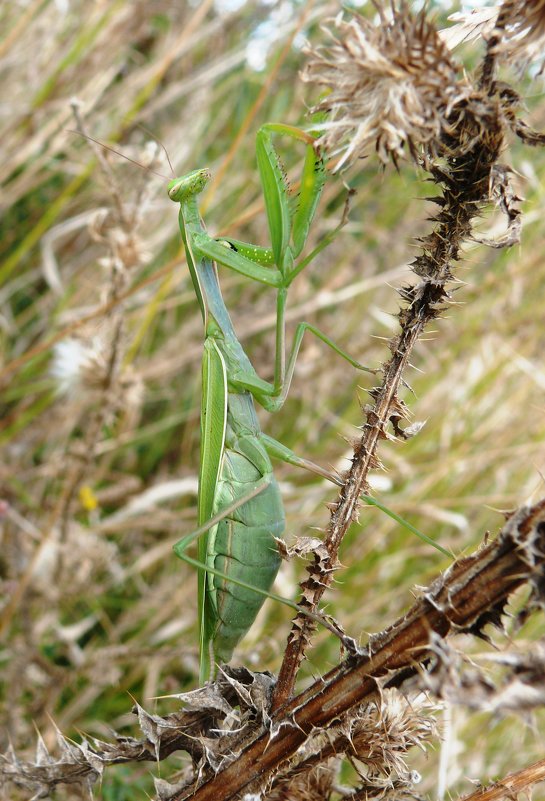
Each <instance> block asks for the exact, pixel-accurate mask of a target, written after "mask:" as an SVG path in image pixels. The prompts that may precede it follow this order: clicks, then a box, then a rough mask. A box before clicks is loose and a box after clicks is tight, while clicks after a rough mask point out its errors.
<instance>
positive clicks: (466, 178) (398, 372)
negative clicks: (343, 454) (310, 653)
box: [272, 53, 503, 712]
mask: <svg viewBox="0 0 545 801" xmlns="http://www.w3.org/2000/svg"><path fill="white" fill-rule="evenodd" d="M484 65H485V66H486V72H487V76H486V78H484V77H483V81H482V84H481V85H482V87H483V89H486V97H483V118H481V119H479V120H474V119H472V118H471V117H469V118H466V117H465V115H464V110H463V109H462V110H460V111H459V116H458V117H457V119H456V120H455V121H454V122H453V133H452V136H450V137H449V141H448V142H445V150H446V152H447V153H448V154H449V155H448V157H447V158H446V159H445V163H446V165H445V166H444V167H443V166H439V165H437V164H436V165H431V166H430V167H429V168H428V169H429V171H430V172H431V175H432V178H433V180H434V182H435V183H437V184H439V185H440V186H441V188H442V192H443V195H442V197H439V198H436V199H435V202H436V203H438V205H439V206H440V209H441V210H440V212H439V213H438V214H437V215H436V216H435V218H434V220H435V222H436V223H437V224H436V226H435V228H434V230H433V231H432V233H431V234H429V235H428V236H426V237H425V238H423V239H422V240H420V241H421V243H422V246H423V247H422V252H421V254H420V255H419V256H418V257H417V258H416V259H415V261H414V262H413V263H412V265H411V267H412V269H413V271H414V272H415V273H416V275H417V276H418V278H419V279H420V281H419V282H418V283H416V284H415V285H413V286H410V287H407V288H402V289H401V290H400V295H401V297H402V298H403V300H404V301H405V302H406V306H405V307H404V308H402V309H401V311H400V312H399V315H398V317H399V321H400V325H401V332H400V334H399V335H398V336H397V337H394V338H393V339H392V340H391V341H390V349H391V351H392V353H393V355H392V358H391V359H390V360H389V361H388V362H387V363H386V364H385V365H384V367H383V381H382V384H381V385H380V386H379V387H375V388H374V389H373V390H371V392H370V395H371V397H372V399H373V400H374V405H373V407H372V408H371V409H370V410H366V423H365V425H364V427H363V433H362V436H361V438H360V439H359V441H358V442H357V443H356V445H355V447H354V456H353V458H352V465H351V468H350V470H349V472H348V475H347V477H346V480H345V483H344V486H343V487H342V489H341V491H340V494H339V498H338V500H337V502H336V503H335V504H334V505H332V507H331V508H332V513H331V519H330V523H329V527H328V529H327V533H326V538H325V541H324V545H325V547H326V549H327V553H328V557H327V559H325V560H320V559H319V558H317V557H316V558H315V561H314V563H313V564H311V565H310V566H309V567H308V568H307V572H308V573H309V578H308V579H306V580H305V581H304V582H303V583H302V584H301V589H302V594H301V601H300V604H301V605H302V606H308V608H309V609H310V610H312V611H315V610H316V608H317V606H318V604H319V603H320V600H321V598H322V596H323V594H324V592H325V590H326V589H327V587H329V585H330V584H331V581H332V578H333V575H334V571H335V569H336V568H337V565H338V552H339V547H340V544H341V542H342V539H343V537H344V535H345V534H346V532H347V530H348V528H349V526H350V524H351V523H352V522H353V521H354V520H355V519H356V518H357V512H358V507H359V497H360V495H361V494H362V493H367V492H368V481H367V477H368V474H369V471H370V470H371V469H372V468H375V467H377V466H378V465H379V464H380V463H379V460H378V457H377V449H378V445H379V442H380V440H381V439H385V438H386V437H387V436H388V434H387V426H388V424H389V423H391V424H392V426H393V429H394V432H395V433H396V434H398V435H401V436H402V435H403V432H402V431H401V430H400V429H399V426H398V422H399V421H400V420H401V419H403V418H404V417H405V416H406V411H405V405H404V403H403V401H401V400H400V399H399V397H398V390H399V387H400V384H401V382H402V379H403V375H404V372H405V369H406V367H407V365H408V364H409V359H410V356H411V353H412V351H413V348H414V346H415V344H416V343H417V341H418V340H419V338H420V336H421V335H422V333H423V331H424V329H425V328H426V326H427V325H428V324H429V323H430V322H431V321H432V320H433V319H435V318H437V317H438V316H439V315H440V313H441V311H442V310H443V309H444V307H445V305H446V303H447V302H448V300H449V293H448V291H447V288H446V287H447V285H448V284H449V283H450V282H451V281H452V280H453V274H452V272H451V269H452V266H453V262H455V261H457V260H458V259H459V258H460V248H461V246H462V243H463V242H464V240H467V239H468V237H469V235H470V233H471V224H472V220H473V218H474V217H476V216H477V215H478V213H479V211H480V209H481V207H482V205H483V204H484V203H486V202H487V201H488V198H489V186H490V178H491V171H492V168H493V166H494V164H495V163H496V161H497V159H498V156H499V154H500V152H501V147H502V142H503V131H502V124H501V120H500V112H499V107H498V104H497V103H495V102H494V101H493V98H492V95H493V91H494V82H493V72H494V58H493V56H492V55H490V53H488V54H487V56H486V57H485V60H484ZM489 96H490V97H489ZM488 101H490V102H488ZM468 139H471V141H472V142H473V145H472V147H471V148H470V149H469V150H467V149H464V147H463V144H464V142H467V141H468ZM313 630H314V625H313V623H312V621H311V620H309V619H308V618H307V619H305V618H304V617H303V616H302V615H298V616H296V617H295V618H294V620H293V623H292V629H291V631H290V634H289V636H288V642H287V646H286V650H285V653H284V659H283V662H282V666H281V669H280V673H279V678H278V683H277V685H276V690H275V695H274V699H273V706H272V709H273V712H278V710H279V709H280V708H281V707H282V706H283V705H284V704H286V703H287V702H288V701H289V699H290V697H291V696H292V694H293V691H294V687H295V681H296V678H297V672H298V670H299V666H300V665H301V662H302V660H303V658H304V655H305V651H306V648H307V646H308V645H309V642H310V637H311V635H312V633H313Z"/></svg>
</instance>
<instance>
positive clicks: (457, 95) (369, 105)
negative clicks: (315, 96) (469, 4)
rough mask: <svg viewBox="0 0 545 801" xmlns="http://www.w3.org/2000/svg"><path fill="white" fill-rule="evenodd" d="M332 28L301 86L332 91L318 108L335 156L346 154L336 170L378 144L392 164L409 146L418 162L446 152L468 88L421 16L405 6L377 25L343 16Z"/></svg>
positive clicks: (327, 145)
mask: <svg viewBox="0 0 545 801" xmlns="http://www.w3.org/2000/svg"><path fill="white" fill-rule="evenodd" d="M334 29H335V31H334V30H327V29H326V31H327V32H328V33H329V35H330V36H331V38H332V39H333V44H332V45H330V46H326V47H323V48H320V49H318V50H310V51H308V53H309V61H308V63H307V65H306V68H305V70H304V72H303V80H306V81H309V82H313V83H316V84H318V85H320V86H325V87H327V88H328V89H329V90H330V92H329V94H328V95H327V96H326V97H324V99H323V100H321V101H320V102H319V103H318V105H317V106H316V107H315V109H314V110H315V111H322V112H327V113H328V119H327V121H326V122H325V123H323V125H322V126H321V127H322V128H323V130H324V133H323V135H322V137H321V139H320V144H322V145H323V146H324V147H325V148H326V149H327V150H328V151H329V152H330V154H331V155H334V154H336V153H339V152H342V151H344V154H343V156H342V158H341V160H340V163H339V164H338V165H337V169H340V168H341V167H342V166H344V165H346V164H349V163H351V162H353V161H354V160H355V159H357V158H360V157H362V156H364V155H365V154H366V153H367V152H368V151H369V148H370V147H372V146H374V147H375V148H376V150H377V152H378V155H379V158H380V159H381V161H383V162H386V161H387V160H388V159H389V158H392V159H393V160H394V162H395V161H396V159H397V158H398V157H400V156H402V155H403V153H404V150H405V147H407V148H408V150H409V151H410V153H411V155H412V156H413V158H415V159H417V158H418V155H419V153H420V154H421V155H423V156H427V155H434V154H435V153H436V152H438V151H439V152H440V151H441V149H442V145H441V137H442V134H443V133H444V131H446V130H448V129H449V127H450V125H449V117H450V115H451V112H452V109H453V107H454V106H455V105H456V104H459V103H461V102H462V101H463V100H465V99H466V98H467V97H468V95H469V94H470V90H471V87H470V86H469V84H468V83H467V82H465V81H464V80H461V79H460V78H459V77H458V70H457V66H456V64H455V62H454V61H453V60H452V58H451V55H450V53H449V50H448V48H447V46H446V45H445V43H444V42H443V41H442V39H441V38H440V36H439V34H438V32H437V30H436V29H435V27H434V26H433V24H432V23H431V22H430V21H429V20H428V19H427V18H426V16H425V14H424V12H421V13H419V14H418V15H416V16H415V15H413V14H411V12H410V10H409V8H408V5H407V4H406V3H405V2H403V3H401V4H400V5H399V6H398V7H395V6H394V7H393V8H392V17H391V19H387V18H386V17H385V15H384V13H383V12H382V11H380V10H379V20H378V23H377V24H373V23H371V22H370V21H369V20H367V19H365V18H364V17H361V16H359V15H356V14H354V15H353V16H352V17H351V18H350V19H349V20H348V21H346V20H345V19H344V18H343V16H342V14H341V15H339V16H338V17H337V18H336V19H335V21H334Z"/></svg>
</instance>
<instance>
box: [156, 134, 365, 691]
mask: <svg viewBox="0 0 545 801" xmlns="http://www.w3.org/2000/svg"><path fill="white" fill-rule="evenodd" d="M276 135H286V136H288V137H291V138H293V139H295V140H298V141H301V142H303V143H304V144H305V146H306V155H305V161H304V165H303V169H302V176H301V185H300V193H299V197H298V199H297V202H296V203H294V202H293V198H291V197H290V196H289V191H288V186H287V181H286V177H285V175H284V171H283V168H282V165H281V162H280V158H279V156H278V153H277V151H276V149H275V147H274V144H273V139H274V137H275V136H276ZM256 154H257V164H258V169H259V173H260V178H261V183H262V187H263V195H264V200H265V210H266V215H267V220H268V227H269V232H270V237H271V247H270V248H266V247H260V246H257V245H251V244H247V243H244V242H240V241H238V240H235V239H231V238H227V239H220V240H217V239H214V238H213V237H211V236H209V235H208V233H207V232H206V229H205V228H204V225H203V222H202V220H201V217H200V214H199V210H198V205H197V198H198V195H199V193H200V192H201V191H202V190H203V189H204V187H205V186H206V184H207V182H208V180H209V179H210V172H209V171H208V170H207V169H198V170H194V171H193V172H190V173H188V174H187V175H184V176H183V177H181V178H176V179H174V180H172V181H171V182H170V183H169V186H168V194H169V197H170V198H171V200H173V201H174V202H176V203H179V205H180V212H179V223H180V231H181V235H182V240H183V243H184V246H185V252H186V258H187V266H188V269H189V273H190V276H191V280H192V283H193V287H194V290H195V293H196V296H197V300H198V303H199V306H200V309H201V313H202V317H203V322H204V334H205V339H204V347H203V361H202V403H201V446H200V471H199V489H198V524H199V528H198V529H197V531H195V532H193V533H192V534H190V535H188V536H186V537H184V538H183V539H181V540H180V541H179V542H178V543H177V544H176V545H175V546H174V550H175V553H176V554H177V556H179V557H180V558H181V559H183V560H185V561H187V562H189V563H191V564H193V565H195V566H197V569H198V606H199V647H200V680H201V683H203V682H205V681H207V680H209V679H211V678H213V676H214V674H215V670H216V663H217V662H228V661H229V660H230V659H231V656H232V653H233V650H234V648H235V646H236V645H237V643H238V642H239V640H240V639H241V638H242V637H243V636H244V635H245V634H246V632H247V631H248V630H249V629H250V627H251V625H252V623H253V622H254V620H255V618H256V616H257V613H258V611H259V609H260V608H261V606H262V604H263V601H264V597H265V596H266V595H269V594H270V593H269V590H270V587H271V585H272V583H273V581H274V579H275V577H276V574H277V572H278V569H279V566H280V556H279V553H278V548H277V544H276V541H275V538H278V537H281V536H282V533H283V531H284V527H285V518H284V509H283V505H282V499H281V496H280V490H279V488H278V484H277V482H276V479H275V477H274V474H273V469H272V464H271V461H270V457H271V456H273V457H275V458H280V459H282V460H284V461H286V462H289V463H290V464H294V465H298V466H301V467H304V468H306V469H310V470H313V471H314V472H317V473H319V474H320V475H323V476H325V477H327V478H331V476H330V474H329V473H328V472H327V471H325V470H322V468H320V467H319V466H317V465H314V464H312V463H311V462H309V461H307V460H306V459H303V458H301V457H299V456H297V455H296V454H294V453H293V451H291V450H290V449H289V448H287V447H285V446H284V445H282V444H281V443H280V442H277V441H275V440H273V439H272V438H271V437H269V436H267V435H266V434H264V433H263V432H262V431H261V429H260V426H259V423H258V420H257V416H256V411H255V407H254V402H257V403H259V404H260V405H261V406H262V407H263V408H264V409H265V410H267V411H269V412H275V411H277V410H278V409H280V408H281V407H282V405H283V404H284V401H285V399H286V396H287V394H288V391H289V387H290V383H291V380H292V377H293V373H294V369H295V363H296V359H297V355H298V352H299V348H300V346H301V342H302V339H303V336H304V334H305V332H306V331H309V332H311V333H313V334H314V335H315V336H316V337H318V338H319V339H320V340H321V341H322V342H324V343H325V344H326V345H328V346H329V347H331V348H332V349H333V350H334V351H335V352H336V353H337V354H339V355H340V356H341V357H342V358H343V359H345V360H346V361H348V362H349V363H350V364H351V365H352V366H353V367H355V368H357V369H359V370H368V368H366V367H364V366H363V365H361V364H360V363H359V362H358V361H356V360H355V359H352V358H351V357H350V356H349V355H348V354H347V353H345V352H344V351H343V350H341V348H339V347H338V346H337V345H336V344H335V343H334V342H333V341H332V340H331V339H329V337H327V336H326V335H325V334H323V333H322V332H321V331H319V330H318V329H317V328H315V327H314V326H312V325H310V324H309V323H306V322H301V323H299V324H298V326H297V328H296V332H295V336H294V339H293V344H292V347H291V351H290V354H289V357H288V358H287V360H286V353H285V351H286V348H285V309H286V299H287V293H288V289H289V286H290V284H291V283H292V282H293V280H294V279H295V278H296V277H297V275H298V274H299V273H300V272H301V271H302V270H303V269H304V268H305V267H306V266H307V265H308V264H309V263H310V262H311V261H312V259H313V258H314V257H315V256H316V255H317V253H318V252H319V251H320V250H322V249H323V247H325V245H326V244H327V243H328V241H329V240H330V239H331V238H332V236H329V237H326V238H325V239H324V240H323V241H322V242H321V243H320V244H319V245H318V246H317V247H316V248H314V250H313V251H312V252H311V253H310V254H309V255H308V256H305V257H303V258H301V259H300V260H299V261H297V260H298V259H299V258H300V256H301V254H302V252H303V249H304V246H305V243H306V241H307V237H308V233H309V228H310V225H311V222H312V219H313V217H314V214H315V211H316V207H317V204H318V201H319V198H320V195H321V192H322V189H323V186H324V182H325V177H326V173H325V166H324V163H323V160H322V156H321V154H320V152H319V150H318V149H317V148H316V146H315V139H314V137H313V136H312V135H311V134H308V133H306V132H304V131H302V130H300V129H298V128H294V127H291V126H288V125H282V124H276V123H269V124H267V125H264V126H263V127H262V128H261V129H260V130H259V131H258V133H257V137H256ZM217 265H221V266H222V267H226V268H228V269H230V270H234V271H235V272H237V273H239V274H241V275H243V276H245V277H246V278H250V279H252V280H254V281H258V282H260V283H262V284H264V285H265V286H267V287H271V288H274V289H275V290H276V293H277V298H276V355H275V362H274V377H273V380H272V382H268V381H265V380H263V379H262V378H260V377H259V375H258V374H257V372H256V371H255V369H254V367H253V366H252V364H251V362H250V360H249V358H248V356H247V355H246V353H245V351H244V349H243V347H242V345H241V343H240V342H239V340H238V339H237V336H236V333H235V331H234V328H233V325H232V322H231V319H230V317H229V313H228V310H227V308H226V306H225V303H224V300H223V297H222V294H221V290H220V286H219V281H218V270H217ZM369 372H372V371H369ZM196 537H198V539H199V545H198V560H194V559H192V558H190V557H188V555H187V554H186V548H187V546H188V544H189V543H190V542H191V541H193V539H195V538H196Z"/></svg>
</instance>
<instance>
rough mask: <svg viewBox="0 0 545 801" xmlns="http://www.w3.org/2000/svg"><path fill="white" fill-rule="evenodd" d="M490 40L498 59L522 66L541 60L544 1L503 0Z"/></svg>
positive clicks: (544, 13)
mask: <svg viewBox="0 0 545 801" xmlns="http://www.w3.org/2000/svg"><path fill="white" fill-rule="evenodd" d="M492 37H493V38H494V39H497V43H496V42H494V44H493V51H494V52H495V53H496V54H497V55H498V56H499V57H500V58H501V59H502V60H510V61H511V60H512V59H515V60H516V61H517V63H518V64H519V66H522V65H526V64H527V63H528V62H530V61H535V60H536V59H540V58H541V59H543V46H544V45H545V0H526V1H525V2H522V0H505V1H504V2H503V3H502V4H501V6H500V9H499V14H498V19H497V22H496V27H495V28H494V31H493V33H492Z"/></svg>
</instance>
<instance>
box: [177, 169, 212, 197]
mask: <svg viewBox="0 0 545 801" xmlns="http://www.w3.org/2000/svg"><path fill="white" fill-rule="evenodd" d="M209 180H210V170H209V169H208V168H206V167H204V168H203V169H201V170H193V172H188V173H187V175H182V177H181V178H174V180H173V181H171V182H170V183H169V185H168V196H169V198H170V199H171V200H173V201H174V202H175V203H182V202H183V201H184V200H188V199H189V198H190V197H192V196H193V195H198V194H199V192H202V190H203V189H204V187H205V186H206V184H207V183H208V181H209Z"/></svg>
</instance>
